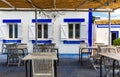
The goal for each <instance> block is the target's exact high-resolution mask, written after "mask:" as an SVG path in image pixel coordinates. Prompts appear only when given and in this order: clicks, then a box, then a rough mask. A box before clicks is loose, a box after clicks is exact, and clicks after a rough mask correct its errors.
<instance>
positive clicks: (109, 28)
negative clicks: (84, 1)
mask: <svg viewBox="0 0 120 77" xmlns="http://www.w3.org/2000/svg"><path fill="white" fill-rule="evenodd" d="M108 45H109V46H110V45H111V22H110V12H108Z"/></svg>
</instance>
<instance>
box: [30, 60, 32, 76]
mask: <svg viewBox="0 0 120 77" xmlns="http://www.w3.org/2000/svg"><path fill="white" fill-rule="evenodd" d="M30 77H32V60H30Z"/></svg>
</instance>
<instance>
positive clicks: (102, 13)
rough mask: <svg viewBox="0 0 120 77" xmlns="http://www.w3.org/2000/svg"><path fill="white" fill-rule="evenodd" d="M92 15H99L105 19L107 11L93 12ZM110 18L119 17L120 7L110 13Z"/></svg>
mask: <svg viewBox="0 0 120 77" xmlns="http://www.w3.org/2000/svg"><path fill="white" fill-rule="evenodd" d="M93 16H97V17H100V19H107V18H108V12H93ZM111 19H120V9H117V10H115V11H114V12H112V13H111Z"/></svg>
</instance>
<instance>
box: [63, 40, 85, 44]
mask: <svg viewBox="0 0 120 77" xmlns="http://www.w3.org/2000/svg"><path fill="white" fill-rule="evenodd" d="M84 42H85V40H80V41H76V40H63V43H64V44H80V43H84Z"/></svg>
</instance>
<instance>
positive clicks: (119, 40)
mask: <svg viewBox="0 0 120 77" xmlns="http://www.w3.org/2000/svg"><path fill="white" fill-rule="evenodd" d="M113 45H115V46H120V38H117V39H115V40H113Z"/></svg>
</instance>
